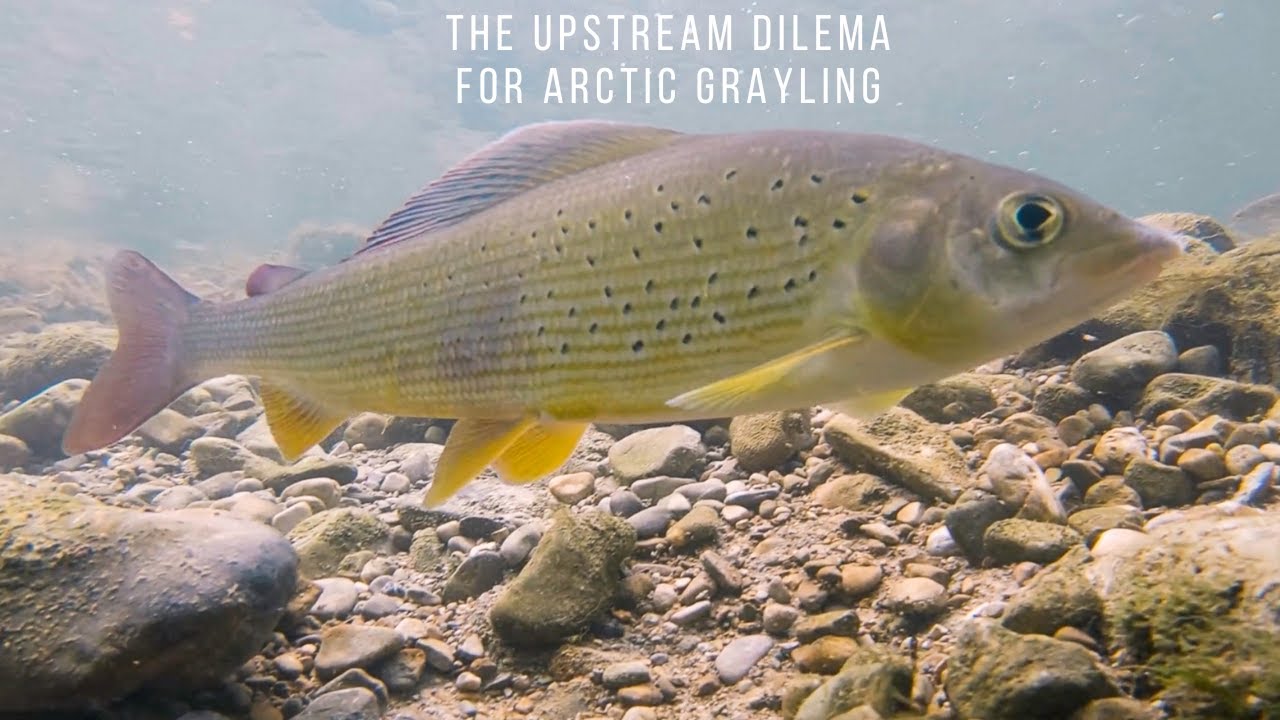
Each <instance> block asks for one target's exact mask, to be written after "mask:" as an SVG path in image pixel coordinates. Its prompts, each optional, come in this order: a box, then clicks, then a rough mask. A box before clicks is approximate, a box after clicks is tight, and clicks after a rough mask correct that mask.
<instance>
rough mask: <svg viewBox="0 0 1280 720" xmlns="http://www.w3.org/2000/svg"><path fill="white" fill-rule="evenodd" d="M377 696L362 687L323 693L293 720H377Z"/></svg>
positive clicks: (380, 712)
mask: <svg viewBox="0 0 1280 720" xmlns="http://www.w3.org/2000/svg"><path fill="white" fill-rule="evenodd" d="M381 717H382V709H381V708H380V707H379V706H378V697H377V696H376V695H374V694H373V693H372V692H371V691H369V690H366V689H364V688H349V689H347V690H338V691H336V692H329V693H325V694H323V695H321V696H319V697H317V698H316V699H315V700H312V701H311V704H310V705H308V706H307V709H306V710H303V711H302V712H300V713H298V714H297V715H295V716H294V720H379V718H381Z"/></svg>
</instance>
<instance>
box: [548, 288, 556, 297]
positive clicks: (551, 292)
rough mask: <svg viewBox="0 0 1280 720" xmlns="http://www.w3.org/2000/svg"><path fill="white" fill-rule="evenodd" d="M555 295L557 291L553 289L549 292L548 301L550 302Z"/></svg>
mask: <svg viewBox="0 0 1280 720" xmlns="http://www.w3.org/2000/svg"><path fill="white" fill-rule="evenodd" d="M555 294H556V291H555V289H554V288H553V289H551V290H548V291H547V299H548V300H550V299H551V298H553V297H555Z"/></svg>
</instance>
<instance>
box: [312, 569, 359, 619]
mask: <svg viewBox="0 0 1280 720" xmlns="http://www.w3.org/2000/svg"><path fill="white" fill-rule="evenodd" d="M315 583H316V585H317V586H319V587H320V597H318V598H316V602H315V604H314V605H312V606H311V614H312V615H315V616H316V617H318V618H321V619H325V620H328V619H331V618H338V619H341V618H345V617H347V616H348V615H350V614H351V612H352V611H353V610H354V609H355V607H356V601H357V599H358V598H359V593H358V592H357V591H356V584H355V583H354V582H352V581H351V580H348V579H347V578H341V577H334V578H322V579H320V580H316V581H315Z"/></svg>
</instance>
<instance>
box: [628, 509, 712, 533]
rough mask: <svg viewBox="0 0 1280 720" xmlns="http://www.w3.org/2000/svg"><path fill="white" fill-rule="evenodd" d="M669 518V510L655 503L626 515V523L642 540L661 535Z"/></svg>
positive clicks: (669, 522)
mask: <svg viewBox="0 0 1280 720" xmlns="http://www.w3.org/2000/svg"><path fill="white" fill-rule="evenodd" d="M686 517H687V516H686ZM717 519H718V518H717ZM671 520H672V517H671V511H670V510H668V509H667V508H665V507H663V506H661V505H655V506H653V507H651V508H646V509H644V510H641V511H640V512H638V513H636V514H634V515H632V516H630V517H628V518H627V523H628V524H629V525H631V527H632V528H634V529H635V531H636V538H637V539H640V540H644V539H646V538H652V537H658V536H659V535H662V534H663V533H664V532H665V531H666V529H667V526H668V525H670V524H671Z"/></svg>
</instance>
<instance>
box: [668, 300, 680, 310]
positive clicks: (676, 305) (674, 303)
mask: <svg viewBox="0 0 1280 720" xmlns="http://www.w3.org/2000/svg"><path fill="white" fill-rule="evenodd" d="M667 307H670V308H671V309H672V310H676V309H678V308H679V307H680V298H678V297H673V298H671V303H670V304H669V305H668V306H667Z"/></svg>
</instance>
